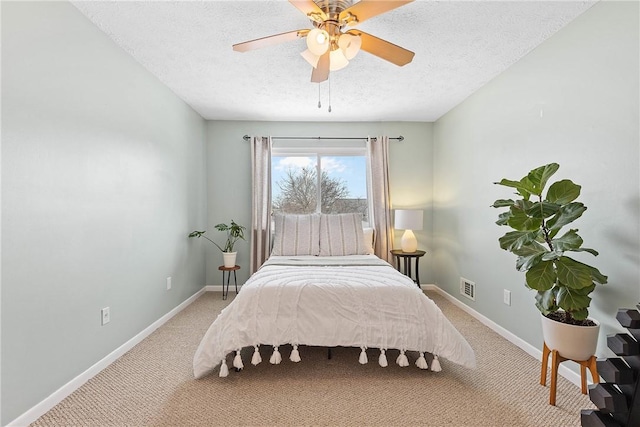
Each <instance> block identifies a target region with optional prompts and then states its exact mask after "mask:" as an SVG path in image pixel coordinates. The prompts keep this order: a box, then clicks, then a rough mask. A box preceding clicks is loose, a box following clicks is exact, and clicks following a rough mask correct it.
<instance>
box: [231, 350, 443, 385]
mask: <svg viewBox="0 0 640 427" xmlns="http://www.w3.org/2000/svg"><path fill="white" fill-rule="evenodd" d="M259 347H260V346H259V345H255V346H254V352H253V356H252V357H251V364H252V365H254V366H255V365H258V364H259V363H261V362H262V357H261V356H260V350H259ZM360 349H361V351H360V357H359V358H358V362H359V363H360V364H361V365H366V364H367V363H369V360H368V358H367V352H366V350H367V347H364V346H363V347H360ZM289 360H290V361H292V362H295V363H297V362H300V361H301V360H302V359H301V358H300V351H299V350H298V345H297V344H294V345H293V349H292V350H291V354H290V355H289ZM269 362H270V363H271V364H273V365H279V364H280V363H281V362H282V355H281V354H280V351H279V350H278V346H274V347H273V353H272V354H271V358H270V359H269ZM378 364H379V365H380V366H382V367H383V368H386V367H387V366H388V365H389V362H388V361H387V355H386V349H383V348H381V349H380V356H379V357H378ZM396 364H398V366H401V367H403V368H404V367H406V366H409V365H410V363H409V358H408V357H407V355H406V350H404V349H403V350H400V354H399V355H398V357H397V358H396ZM416 366H417V367H418V368H420V369H429V364H428V363H427V359H426V358H425V357H424V352H420V357H418V359H417V360H416ZM233 367H234V368H236V370H238V371H240V370H242V369H243V368H244V364H243V363H242V356H241V355H240V349H238V350H236V354H235V356H234V358H233ZM431 371H433V372H440V371H442V366H441V365H440V360H438V356H436V355H435V354H434V355H433V361H432V362H431ZM228 375H229V367H228V366H227V361H226V360H225V359H223V360H222V362H221V363H220V374H219V376H220V377H221V378H224V377H227V376H228Z"/></svg>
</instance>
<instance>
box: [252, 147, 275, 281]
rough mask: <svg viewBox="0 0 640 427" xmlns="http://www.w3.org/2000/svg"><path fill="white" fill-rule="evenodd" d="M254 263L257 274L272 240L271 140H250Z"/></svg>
mask: <svg viewBox="0 0 640 427" xmlns="http://www.w3.org/2000/svg"><path fill="white" fill-rule="evenodd" d="M251 184H252V190H251V207H252V209H251V212H252V213H251V257H250V258H251V259H250V265H249V273H250V274H253V273H255V272H256V271H257V270H258V268H260V266H261V265H262V264H263V263H264V262H265V260H266V259H267V258H268V257H269V250H270V237H271V137H264V136H254V137H252V138H251Z"/></svg>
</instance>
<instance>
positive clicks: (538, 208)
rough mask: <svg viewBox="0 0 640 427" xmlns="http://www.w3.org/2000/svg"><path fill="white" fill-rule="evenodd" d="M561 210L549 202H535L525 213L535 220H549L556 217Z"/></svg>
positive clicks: (558, 206)
mask: <svg viewBox="0 0 640 427" xmlns="http://www.w3.org/2000/svg"><path fill="white" fill-rule="evenodd" d="M559 209H560V205H557V204H555V203H549V202H547V201H543V202H542V203H540V202H535V203H533V204H532V205H531V206H530V207H529V208H527V210H526V211H525V212H526V213H527V215H529V216H531V217H534V218H549V217H550V216H552V215H555V214H556V213H557V212H558V210H559Z"/></svg>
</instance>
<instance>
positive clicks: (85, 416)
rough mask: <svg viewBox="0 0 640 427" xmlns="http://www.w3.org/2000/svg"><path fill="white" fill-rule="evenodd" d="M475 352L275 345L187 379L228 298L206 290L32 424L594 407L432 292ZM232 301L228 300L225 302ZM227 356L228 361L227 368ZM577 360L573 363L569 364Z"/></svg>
mask: <svg viewBox="0 0 640 427" xmlns="http://www.w3.org/2000/svg"><path fill="white" fill-rule="evenodd" d="M427 295H428V296H429V297H430V298H432V299H433V300H434V301H435V302H436V304H437V305H438V306H439V307H440V308H441V310H442V311H443V312H444V314H445V315H446V316H447V317H448V318H449V319H450V320H451V322H452V323H453V324H454V326H455V327H456V328H457V329H458V330H459V331H460V332H461V333H462V334H463V335H464V336H465V338H466V339H467V340H468V341H469V343H470V344H471V346H472V347H473V349H474V350H475V352H476V357H477V363H478V367H477V368H476V369H475V370H469V369H466V368H462V367H460V366H458V365H456V364H454V363H451V362H448V361H447V360H446V359H441V365H442V369H443V370H442V372H437V373H436V372H431V371H423V370H420V369H418V368H416V367H415V365H414V362H415V359H416V355H415V354H411V353H408V355H409V361H410V362H411V366H410V367H406V368H401V367H399V366H398V365H396V364H395V363H392V362H395V357H396V356H397V352H394V351H393V350H390V351H389V352H388V358H389V366H388V367H387V368H381V367H380V366H379V365H378V364H377V360H378V354H379V352H378V351H377V350H375V349H370V350H368V358H369V363H368V364H366V365H360V364H359V363H358V357H359V354H360V349H359V348H342V347H339V348H335V349H333V351H332V358H331V359H328V358H327V349H326V348H320V347H304V346H301V347H300V356H301V358H302V361H301V362H299V363H293V362H290V361H289V360H288V356H289V352H290V347H287V346H282V347H281V348H280V351H281V353H282V355H283V362H282V364H280V365H271V364H270V363H269V362H268V361H269V356H270V354H271V350H272V349H271V347H269V346H264V347H262V348H261V355H262V359H263V362H262V363H261V364H259V365H257V366H252V365H251V364H250V363H249V361H250V360H251V355H252V352H253V348H246V349H244V350H243V352H242V356H243V357H242V359H243V361H244V364H245V369H244V370H243V371H242V372H234V371H233V368H231V369H230V373H229V376H228V377H226V378H219V377H218V375H217V372H215V373H214V374H212V375H209V376H207V377H205V378H203V379H200V380H195V379H193V372H192V358H193V354H194V353H195V350H196V348H197V346H198V344H199V342H200V339H201V338H202V336H203V335H204V333H205V331H206V330H207V328H208V327H209V325H210V324H211V322H212V321H213V320H214V319H215V318H216V317H217V315H218V313H220V311H221V310H222V309H223V308H224V307H225V306H226V305H227V304H228V303H229V302H230V301H231V298H230V299H229V300H227V301H222V298H221V294H220V293H218V292H207V293H205V294H204V295H202V296H201V297H200V298H198V299H197V300H196V301H195V302H194V303H192V304H191V305H190V306H189V307H187V308H186V309H185V310H183V311H182V312H180V313H179V314H178V315H176V316H175V317H174V318H172V319H171V320H170V321H168V322H167V323H165V324H164V325H163V326H162V327H160V328H159V329H158V330H156V331H155V332H154V333H153V334H151V335H150V336H149V337H147V338H146V339H145V340H144V341H143V342H141V343H140V344H138V345H137V346H135V347H134V348H133V349H131V350H130V351H129V352H127V353H126V354H125V355H124V356H122V357H121V358H119V359H118V360H117V361H115V362H114V363H112V364H111V365H110V366H108V367H107V368H106V369H104V370H103V371H102V372H100V373H99V374H98V375H96V376H95V377H93V378H92V379H91V380H89V381H88V382H87V383H85V384H84V385H83V386H82V387H80V388H79V389H78V390H76V391H75V392H74V393H73V394H71V395H70V396H68V397H67V398H66V399H64V400H63V401H62V402H60V403H59V404H58V405H56V406H55V407H54V408H52V409H51V410H50V411H49V412H47V413H46V414H44V415H43V416H42V417H40V418H39V419H38V420H37V421H36V422H34V423H33V424H32V426H34V427H42V426H225V425H242V426H274V425H286V426H304V425H325V426H346V425H351V426H352V425H367V426H400V425H402V426H408V425H410V426H433V427H436V426H455V427H481V426H501V427H503V426H504V427H518V426H523V427H524V426H540V427H544V426H561V427H571V426H580V410H581V409H587V408H595V407H594V406H593V404H592V403H591V401H590V400H589V398H588V397H587V396H585V395H582V394H581V393H580V389H579V387H577V386H575V385H574V384H572V383H570V382H569V381H567V380H565V379H564V378H562V377H559V379H558V395H557V396H558V397H557V406H555V407H554V406H550V405H549V403H548V402H549V386H548V384H549V383H550V381H549V380H547V387H543V386H541V385H539V383H538V381H539V375H540V361H539V360H536V359H534V358H532V357H531V356H530V355H528V354H527V353H525V352H524V351H523V350H521V349H519V348H518V347H516V346H514V345H513V344H511V343H509V342H508V341H506V340H505V339H503V338H502V337H500V336H499V335H498V334H496V333H495V332H493V331H492V330H490V329H489V328H487V327H486V326H484V325H483V324H481V323H480V322H478V321H477V320H475V319H474V318H473V317H471V316H470V315H468V314H467V313H465V312H464V311H462V310H460V309H459V308H457V307H456V306H455V305H453V304H451V303H450V302H449V301H447V300H446V299H445V298H443V297H442V296H440V295H439V294H437V293H435V292H427ZM231 296H232V295H230V297H231ZM231 362H232V356H228V357H227V363H228V365H229V366H231ZM567 363H573V362H567Z"/></svg>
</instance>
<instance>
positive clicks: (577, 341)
mask: <svg viewBox="0 0 640 427" xmlns="http://www.w3.org/2000/svg"><path fill="white" fill-rule="evenodd" d="M541 317H542V336H543V337H544V342H545V343H546V344H547V347H549V350H557V351H558V353H559V354H560V356H562V357H565V358H567V359H571V360H578V361H582V360H589V358H590V357H591V356H593V355H595V354H596V347H597V345H598V332H599V331H600V323H598V321H597V320H595V319H591V318H589V320H592V321H593V322H594V323H595V324H596V325H595V326H576V325H569V324H567V323H561V322H556V321H555V320H551V319H549V318H548V317H546V316H544V315H541Z"/></svg>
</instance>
